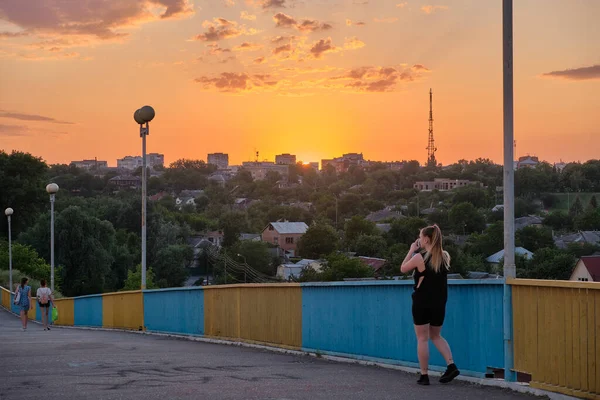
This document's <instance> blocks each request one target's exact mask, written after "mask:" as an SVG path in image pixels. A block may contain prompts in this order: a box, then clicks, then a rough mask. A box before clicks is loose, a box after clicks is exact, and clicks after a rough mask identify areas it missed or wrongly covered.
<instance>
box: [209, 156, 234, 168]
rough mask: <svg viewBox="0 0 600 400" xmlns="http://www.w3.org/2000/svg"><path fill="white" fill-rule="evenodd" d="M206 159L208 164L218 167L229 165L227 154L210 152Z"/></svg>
mask: <svg viewBox="0 0 600 400" xmlns="http://www.w3.org/2000/svg"><path fill="white" fill-rule="evenodd" d="M206 161H207V163H208V164H212V165H216V166H217V168H218V169H227V168H228V167H229V154H227V153H210V154H209V155H208V157H207V158H206Z"/></svg>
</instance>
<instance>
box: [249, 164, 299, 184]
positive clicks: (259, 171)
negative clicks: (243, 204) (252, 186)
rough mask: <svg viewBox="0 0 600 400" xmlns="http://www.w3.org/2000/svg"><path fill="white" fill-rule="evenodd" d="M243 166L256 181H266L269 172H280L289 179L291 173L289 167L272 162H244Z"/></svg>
mask: <svg viewBox="0 0 600 400" xmlns="http://www.w3.org/2000/svg"><path fill="white" fill-rule="evenodd" d="M242 166H243V167H244V169H245V170H247V171H249V172H250V174H251V175H252V178H253V179H255V180H263V179H265V177H266V176H267V173H268V172H269V171H274V172H279V174H280V175H281V176H284V177H287V176H288V173H289V167H288V166H287V165H278V164H275V163H274V162H271V161H244V162H243V163H242Z"/></svg>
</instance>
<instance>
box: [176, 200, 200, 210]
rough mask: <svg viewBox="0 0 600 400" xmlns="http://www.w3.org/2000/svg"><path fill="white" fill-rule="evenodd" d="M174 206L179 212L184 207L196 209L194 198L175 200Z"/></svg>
mask: <svg viewBox="0 0 600 400" xmlns="http://www.w3.org/2000/svg"><path fill="white" fill-rule="evenodd" d="M175 206H176V207H177V208H178V209H179V210H181V209H182V208H183V207H184V206H194V207H196V199H195V198H194V197H178V198H176V199H175Z"/></svg>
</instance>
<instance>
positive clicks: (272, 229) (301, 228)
mask: <svg viewBox="0 0 600 400" xmlns="http://www.w3.org/2000/svg"><path fill="white" fill-rule="evenodd" d="M307 230H308V225H306V224H305V223H304V222H288V221H284V222H279V221H278V222H271V223H269V225H267V226H266V227H265V229H263V231H262V234H261V239H262V241H263V242H267V243H271V244H273V245H275V246H277V247H279V248H280V249H282V250H283V251H284V254H285V255H288V256H294V255H295V254H296V252H297V250H298V241H299V240H300V238H301V237H302V236H303V235H304V234H305V233H306V231H307Z"/></svg>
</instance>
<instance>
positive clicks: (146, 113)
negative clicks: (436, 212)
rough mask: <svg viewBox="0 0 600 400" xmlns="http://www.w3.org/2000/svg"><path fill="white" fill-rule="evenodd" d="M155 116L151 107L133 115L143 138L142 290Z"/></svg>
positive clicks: (144, 273)
mask: <svg viewBox="0 0 600 400" xmlns="http://www.w3.org/2000/svg"><path fill="white" fill-rule="evenodd" d="M154 115H155V113H154V109H153V108H152V107H150V106H144V107H142V108H140V109H138V110H136V111H135V113H133V119H134V120H135V122H137V123H138V124H139V125H140V137H141V138H142V284H141V288H142V290H143V289H146V197H147V195H146V136H148V135H149V134H150V125H149V122H150V121H152V120H153V119H154ZM144 124H145V126H144Z"/></svg>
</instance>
